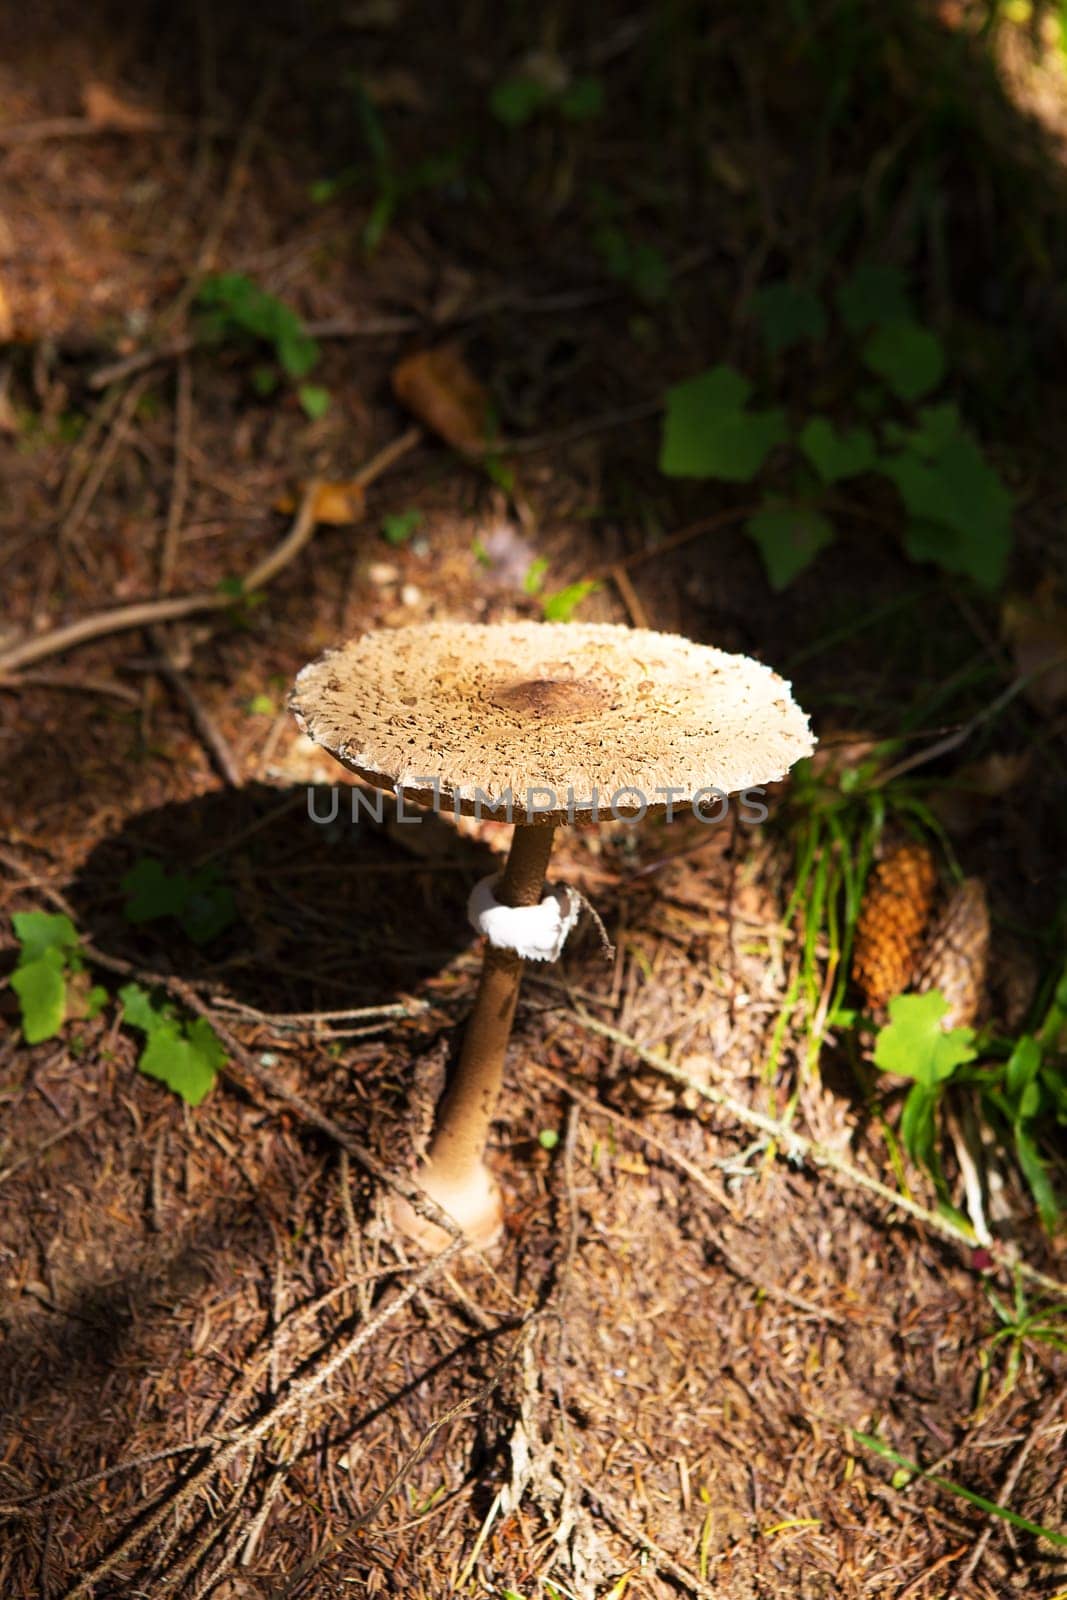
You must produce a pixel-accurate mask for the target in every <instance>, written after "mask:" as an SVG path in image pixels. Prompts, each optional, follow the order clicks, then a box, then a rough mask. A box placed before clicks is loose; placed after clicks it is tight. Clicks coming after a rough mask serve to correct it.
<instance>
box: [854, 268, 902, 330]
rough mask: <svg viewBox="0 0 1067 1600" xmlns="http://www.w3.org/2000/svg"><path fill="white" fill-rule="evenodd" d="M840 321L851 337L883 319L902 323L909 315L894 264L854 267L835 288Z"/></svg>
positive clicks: (900, 281) (899, 273)
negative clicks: (853, 270) (890, 265)
mask: <svg viewBox="0 0 1067 1600" xmlns="http://www.w3.org/2000/svg"><path fill="white" fill-rule="evenodd" d="M837 309H838V312H839V314H840V317H841V321H842V322H843V323H844V324H845V327H846V328H847V329H848V331H849V333H851V334H852V335H853V336H854V337H858V336H859V335H860V334H863V333H866V332H867V329H868V328H873V327H877V326H878V324H879V323H883V322H903V321H905V320H906V319H907V318H908V317H910V316H911V315H912V309H911V302H910V301H909V299H908V291H907V286H906V284H905V280H904V275H903V273H901V272H899V271H898V270H897V268H896V267H887V266H881V265H878V264H876V263H874V262H868V263H866V264H865V265H863V266H859V267H857V268H856V270H855V272H853V273H852V275H851V277H849V278H846V280H845V282H844V283H843V284H842V285H841V287H840V288H839V289H838V291H837Z"/></svg>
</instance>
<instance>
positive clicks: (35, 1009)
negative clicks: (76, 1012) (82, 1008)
mask: <svg viewBox="0 0 1067 1600" xmlns="http://www.w3.org/2000/svg"><path fill="white" fill-rule="evenodd" d="M11 987H12V988H13V989H14V991H15V993H16V994H17V995H18V997H19V1005H20V1007H21V1010H22V1036H23V1038H24V1039H25V1041H26V1043H27V1044H40V1043H41V1041H42V1039H52V1038H54V1037H55V1035H56V1034H57V1033H58V1032H59V1030H60V1028H61V1027H62V1026H63V1022H64V1019H65V1017H66V1014H67V984H66V980H65V978H64V976H63V951H62V949H61V948H59V947H57V946H55V945H52V946H50V947H48V948H47V949H45V950H43V951H42V953H41V954H40V955H39V956H37V957H35V958H34V960H32V961H23V962H22V963H21V964H20V965H19V966H18V967H17V968H16V969H15V971H14V972H13V973H12V974H11Z"/></svg>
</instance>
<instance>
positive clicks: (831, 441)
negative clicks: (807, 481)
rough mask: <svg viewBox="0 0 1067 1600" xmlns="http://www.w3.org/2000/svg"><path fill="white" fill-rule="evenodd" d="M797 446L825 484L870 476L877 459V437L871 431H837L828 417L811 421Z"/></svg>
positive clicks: (850, 429) (847, 429)
mask: <svg viewBox="0 0 1067 1600" xmlns="http://www.w3.org/2000/svg"><path fill="white" fill-rule="evenodd" d="M798 442H799V444H800V448H801V450H802V451H803V452H804V454H805V455H806V456H807V458H808V460H809V461H810V462H811V464H812V466H813V467H814V468H815V470H816V472H817V473H818V474H819V476H820V478H821V479H822V480H823V482H824V483H837V482H838V480H839V479H841V478H856V477H858V476H859V475H860V473H862V472H869V471H870V470H871V468H872V467H873V466H874V465H875V462H876V461H877V459H878V451H877V448H876V446H875V442H874V436H873V434H872V433H871V432H870V430H869V429H868V428H843V429H841V430H838V429H837V428H836V427H835V426H834V424H833V423H832V422H831V421H830V420H829V418H828V417H812V418H811V420H810V421H809V422H807V423H806V424H805V426H804V428H803V430H802V432H801V434H800V439H799V441H798Z"/></svg>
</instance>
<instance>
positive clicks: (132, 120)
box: [82, 79, 167, 133]
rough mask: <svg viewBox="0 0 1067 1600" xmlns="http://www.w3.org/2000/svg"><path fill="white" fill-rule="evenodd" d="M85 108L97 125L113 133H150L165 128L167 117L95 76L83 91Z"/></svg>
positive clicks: (95, 126)
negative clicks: (117, 92) (133, 100)
mask: <svg viewBox="0 0 1067 1600" xmlns="http://www.w3.org/2000/svg"><path fill="white" fill-rule="evenodd" d="M82 107H83V109H84V111H85V115H86V116H87V117H88V119H89V121H90V122H91V123H92V125H93V127H94V128H100V129H101V130H102V131H104V132H112V133H151V132H153V131H154V130H155V129H158V128H162V127H163V126H164V125H165V123H166V120H167V119H166V118H165V117H164V116H162V115H161V114H160V112H158V111H152V110H151V109H150V108H149V107H148V106H139V105H134V104H133V103H132V102H131V101H129V100H124V99H123V98H122V96H121V95H118V94H116V93H115V91H114V89H109V88H108V86H107V84H106V83H101V82H100V81H99V80H98V79H93V80H92V81H90V82H89V83H87V84H86V85H85V87H84V89H83V90H82Z"/></svg>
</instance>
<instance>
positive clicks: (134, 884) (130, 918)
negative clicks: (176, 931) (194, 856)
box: [119, 856, 189, 923]
mask: <svg viewBox="0 0 1067 1600" xmlns="http://www.w3.org/2000/svg"><path fill="white" fill-rule="evenodd" d="M119 888H120V889H121V890H122V892H123V894H124V895H125V896H126V904H125V905H124V906H123V908H122V914H123V916H124V917H125V918H126V921H127V922H133V923H139V922H154V921H155V920H156V918H157V917H180V916H181V914H182V912H183V911H184V910H185V902H186V901H187V899H188V898H189V880H188V878H187V877H186V876H185V874H184V873H183V872H177V873H175V874H174V875H173V877H172V876H171V874H170V873H168V871H167V869H166V868H165V867H164V865H163V863H162V862H161V861H157V860H156V859H155V857H154V856H142V857H141V858H140V859H139V860H138V861H135V862H134V864H133V866H132V867H131V868H130V870H129V872H127V873H125V874H124V875H123V877H122V878H121V879H120V880H119Z"/></svg>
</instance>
